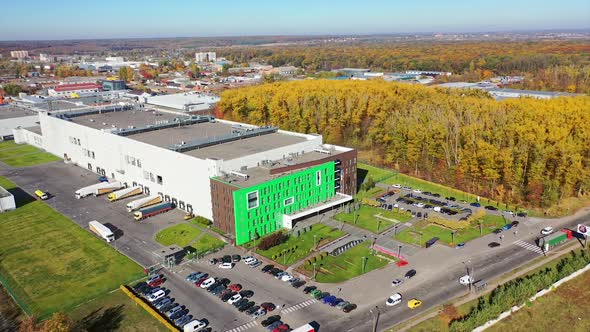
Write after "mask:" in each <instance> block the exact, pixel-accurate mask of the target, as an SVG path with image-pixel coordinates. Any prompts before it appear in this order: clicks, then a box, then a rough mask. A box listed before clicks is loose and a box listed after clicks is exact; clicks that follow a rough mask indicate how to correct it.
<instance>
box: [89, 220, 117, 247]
mask: <svg viewBox="0 0 590 332" xmlns="http://www.w3.org/2000/svg"><path fill="white" fill-rule="evenodd" d="M88 228H90V230H91V231H92V232H94V233H95V234H96V235H98V236H100V237H101V238H102V239H104V240H105V241H107V242H113V241H114V240H115V234H113V232H112V231H111V230H110V229H109V228H108V227H106V226H105V225H103V224H101V223H99V222H98V221H96V220H93V221H91V222H89V223H88Z"/></svg>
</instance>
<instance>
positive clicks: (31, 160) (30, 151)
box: [0, 141, 60, 167]
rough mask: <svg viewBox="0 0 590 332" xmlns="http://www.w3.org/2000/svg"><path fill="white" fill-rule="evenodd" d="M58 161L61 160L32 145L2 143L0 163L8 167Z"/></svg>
mask: <svg viewBox="0 0 590 332" xmlns="http://www.w3.org/2000/svg"><path fill="white" fill-rule="evenodd" d="M57 160H60V158H58V157H56V156H54V155H52V154H50V153H47V152H44V151H41V150H39V149H37V148H36V147H34V146H31V145H27V144H16V143H14V142H13V141H2V142H0V161H1V162H3V163H5V164H6V165H8V166H12V167H24V166H33V165H39V164H44V163H48V162H52V161H57Z"/></svg>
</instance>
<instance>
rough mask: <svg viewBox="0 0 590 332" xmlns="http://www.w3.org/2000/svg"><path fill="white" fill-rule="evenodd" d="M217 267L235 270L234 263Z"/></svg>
mask: <svg viewBox="0 0 590 332" xmlns="http://www.w3.org/2000/svg"><path fill="white" fill-rule="evenodd" d="M217 267H219V268H220V269H233V268H234V263H221V264H219V265H218V266H217Z"/></svg>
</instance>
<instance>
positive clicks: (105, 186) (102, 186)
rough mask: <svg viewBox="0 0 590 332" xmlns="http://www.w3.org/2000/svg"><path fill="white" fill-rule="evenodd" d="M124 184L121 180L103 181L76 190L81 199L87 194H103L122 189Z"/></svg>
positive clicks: (77, 196) (78, 197)
mask: <svg viewBox="0 0 590 332" xmlns="http://www.w3.org/2000/svg"><path fill="white" fill-rule="evenodd" d="M122 187H123V184H122V183H121V182H118V181H115V182H101V183H97V184H93V185H90V186H88V187H84V188H81V189H78V190H76V198H77V199H80V198H83V197H86V196H90V195H94V196H98V195H102V194H106V193H110V192H111V191H114V190H117V189H121V188H122Z"/></svg>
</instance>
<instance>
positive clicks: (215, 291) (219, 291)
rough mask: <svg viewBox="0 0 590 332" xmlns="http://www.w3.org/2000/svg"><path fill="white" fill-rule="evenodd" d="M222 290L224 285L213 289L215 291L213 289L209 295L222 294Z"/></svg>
mask: <svg viewBox="0 0 590 332" xmlns="http://www.w3.org/2000/svg"><path fill="white" fill-rule="evenodd" d="M224 289H225V286H224V285H219V286H217V287H215V289H213V291H211V294H213V295H218V294H219V293H221V292H223V290H224Z"/></svg>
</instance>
